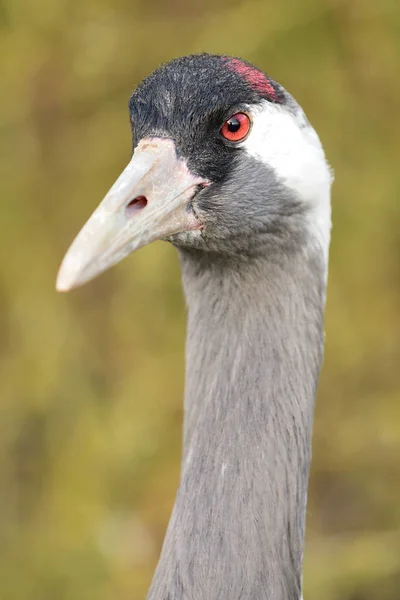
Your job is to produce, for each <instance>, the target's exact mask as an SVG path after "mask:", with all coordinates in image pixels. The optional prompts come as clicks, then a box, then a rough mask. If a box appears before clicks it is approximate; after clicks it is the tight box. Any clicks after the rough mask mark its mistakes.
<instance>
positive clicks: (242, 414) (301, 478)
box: [148, 247, 325, 600]
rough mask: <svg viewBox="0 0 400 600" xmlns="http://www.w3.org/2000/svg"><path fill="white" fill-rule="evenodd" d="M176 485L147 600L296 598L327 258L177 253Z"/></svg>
mask: <svg viewBox="0 0 400 600" xmlns="http://www.w3.org/2000/svg"><path fill="white" fill-rule="evenodd" d="M181 260H182V271H183V283H184V289H185V295H186V299H187V304H188V331H187V348H186V393H185V423H184V453H183V461H182V473H181V482H180V487H179V490H178V494H177V498H176V503H175V506H174V510H173V514H172V517H171V521H170V524H169V527H168V531H167V535H166V538H165V542H164V546H163V550H162V554H161V558H160V562H159V565H158V567H157V570H156V573H155V576H154V579H153V583H152V587H151V589H150V592H149V596H148V598H149V600H189V599H190V600H261V599H262V600H299V599H300V597H301V569H302V558H303V543H304V528H305V511H306V497H307V486H308V475H309V467H310V460H311V433H312V422H313V411H314V398H315V391H316V385H317V380H318V375H319V370H320V366H321V359H322V348H323V309H324V303H325V283H324V281H325V265H324V264H323V260H322V258H321V253H320V252H317V250H315V251H313V250H312V249H310V248H309V247H303V248H297V250H293V249H292V250H290V252H288V253H287V254H285V253H283V255H280V256H279V257H278V255H275V256H274V255H271V256H267V257H258V258H253V259H251V260H250V259H248V260H244V259H226V258H218V257H215V256H213V255H210V254H207V253H204V254H202V253H200V252H196V251H181Z"/></svg>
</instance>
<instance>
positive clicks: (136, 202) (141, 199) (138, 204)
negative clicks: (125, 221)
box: [126, 196, 147, 215]
mask: <svg viewBox="0 0 400 600" xmlns="http://www.w3.org/2000/svg"><path fill="white" fill-rule="evenodd" d="M146 206H147V198H146V197H145V196H136V198H134V199H133V200H131V201H130V202H129V204H127V206H126V211H127V213H128V215H131V214H132V213H134V212H138V211H139V210H142V208H146Z"/></svg>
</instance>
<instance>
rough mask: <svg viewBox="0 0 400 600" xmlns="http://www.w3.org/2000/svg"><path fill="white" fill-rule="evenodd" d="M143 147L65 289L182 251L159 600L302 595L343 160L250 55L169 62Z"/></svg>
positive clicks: (88, 234)
mask: <svg viewBox="0 0 400 600" xmlns="http://www.w3.org/2000/svg"><path fill="white" fill-rule="evenodd" d="M129 112H130V118H131V124H132V136H133V154H132V158H131V160H130V162H129V164H128V166H127V167H126V168H125V170H124V171H123V172H122V174H121V175H120V177H119V178H118V179H117V181H116V182H115V183H114V185H113V186H112V187H111V189H110V191H109V192H108V193H107V195H106V196H105V198H104V200H103V201H102V202H101V204H100V205H99V206H98V208H97V209H96V210H95V212H94V213H93V215H92V216H91V217H90V218H89V220H88V222H87V223H86V225H85V226H84V227H83V229H82V230H81V232H80V233H79V234H78V236H77V238H76V239H75V241H74V242H73V244H72V245H71V247H70V249H69V250H68V252H67V254H66V256H65V258H64V261H63V263H62V265H61V267H60V271H59V274H58V279H57V289H58V290H60V291H67V290H70V289H71V288H73V287H76V286H79V285H81V284H83V283H84V282H86V281H89V280H90V279H92V278H93V277H95V276H97V275H98V274H99V273H101V272H102V271H104V270H105V269H107V268H108V267H110V266H111V265H113V264H115V263H117V262H118V261H120V260H121V259H122V258H123V257H125V256H127V255H128V254H129V253H130V252H132V251H133V250H135V249H137V248H139V247H141V246H144V245H145V244H148V243H150V242H152V241H153V240H166V241H168V242H171V243H172V244H173V245H174V246H176V248H177V250H178V253H179V257H180V262H181V267H182V280H183V287H184V293H185V297H186V302H187V307H188V324H187V344H186V385H185V408H184V434H183V437H184V440H183V459H182V468H181V478H180V485H179V489H178V492H177V496H176V500H175V505H174V508H173V511H172V516H171V519H170V522H169V526H168V529H167V533H166V537H165V540H164V544H163V548H162V551H161V556H160V560H159V563H158V566H157V569H156V572H155V575H154V578H153V582H152V585H151V588H150V591H149V595H148V599H149V600H261V599H268V600H299V599H300V598H301V596H302V561H303V546H304V532H305V515H306V501H307V487H308V477H309V468H310V462H311V435H312V423H313V412H314V402H315V393H316V386H317V382H318V377H319V372H320V367H321V362H322V355H323V340H324V333H323V317H324V306H325V298H326V280H327V262H328V248H329V239H330V222H331V219H330V187H331V181H332V177H331V172H330V168H329V166H328V163H327V161H326V159H325V155H324V151H323V148H322V146H321V143H320V141H319V138H318V136H317V134H316V132H315V131H314V129H313V128H312V127H311V125H310V123H309V122H308V120H307V118H306V116H305V114H304V112H303V111H302V109H301V108H300V106H299V105H298V104H297V102H296V101H295V100H294V99H293V98H292V96H291V95H290V94H289V93H288V92H287V91H286V90H285V89H284V88H283V87H282V86H281V85H280V84H278V83H276V82H275V81H273V80H272V79H271V78H269V77H268V76H267V75H265V73H263V72H262V71H261V70H259V69H258V68H256V67H254V66H253V65H252V64H250V63H248V62H247V61H244V60H242V59H239V58H232V57H228V56H218V55H210V54H199V55H193V56H186V57H182V58H178V59H175V60H172V61H171V62H169V63H167V64H165V65H162V66H161V67H159V68H158V69H157V70H155V71H154V72H153V73H152V74H151V75H149V76H148V77H147V78H146V79H145V80H144V81H143V82H142V83H141V84H140V85H139V86H138V87H137V89H136V90H135V92H134V93H133V95H132V96H131V98H130V102H129Z"/></svg>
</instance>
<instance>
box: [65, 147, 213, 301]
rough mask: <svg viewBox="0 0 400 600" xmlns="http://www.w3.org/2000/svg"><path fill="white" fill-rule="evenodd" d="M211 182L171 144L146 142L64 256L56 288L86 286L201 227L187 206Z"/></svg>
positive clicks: (67, 288) (66, 288) (136, 151)
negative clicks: (136, 253)
mask: <svg viewBox="0 0 400 600" xmlns="http://www.w3.org/2000/svg"><path fill="white" fill-rule="evenodd" d="M207 184H208V182H207V181H205V180H204V179H201V178H199V177H195V176H193V175H192V174H191V173H190V172H189V170H188V168H187V166H186V164H185V162H184V161H183V160H181V159H178V158H177V156H176V153H175V145H174V142H173V141H172V140H170V139H159V138H147V139H145V140H142V141H141V142H140V143H139V145H138V146H137V148H136V150H135V153H134V155H133V157H132V160H131V161H130V163H129V164H128V166H127V167H126V169H125V170H124V171H123V172H122V174H121V175H120V177H119V178H118V179H117V181H116V182H115V183H114V185H113V186H112V188H111V189H110V191H109V192H108V194H107V195H106V197H105V198H104V200H103V201H102V202H101V204H100V205H99V206H98V208H97V209H96V210H95V211H94V213H93V214H92V216H91V217H90V219H89V220H88V222H87V223H86V225H84V227H83V228H82V230H81V231H80V233H79V234H78V236H77V237H76V239H75V240H74V242H73V243H72V245H71V247H70V248H69V250H68V252H67V254H66V255H65V257H64V260H63V262H62V264H61V267H60V270H59V272H58V276H57V283H56V287H57V290H59V291H60V292H66V291H68V290H71V289H72V288H74V287H77V286H79V285H82V284H83V283H85V282H87V281H89V280H90V279H93V278H94V277H96V276H97V275H99V274H100V273H102V272H103V271H105V270H106V269H108V268H109V267H111V266H112V265H114V264H115V263H117V262H119V261H120V260H122V259H123V258H124V257H125V256H127V255H128V254H130V253H131V252H132V251H133V250H136V249H137V248H140V247H141V246H144V245H145V244H149V243H150V242H152V241H154V240H159V239H163V238H166V237H168V236H170V235H173V234H175V233H179V232H182V231H189V230H193V229H201V223H200V222H199V221H198V220H197V218H196V217H195V215H194V213H193V212H192V210H191V209H190V208H189V206H188V205H189V203H190V200H191V198H192V197H193V195H194V193H195V191H196V188H197V186H199V185H202V186H205V185H207Z"/></svg>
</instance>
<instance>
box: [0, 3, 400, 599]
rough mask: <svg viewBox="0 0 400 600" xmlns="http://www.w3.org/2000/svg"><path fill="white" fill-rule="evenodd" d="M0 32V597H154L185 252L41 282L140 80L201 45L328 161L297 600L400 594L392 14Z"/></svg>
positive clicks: (125, 8) (193, 19) (75, 224)
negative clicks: (65, 290) (269, 84)
mask: <svg viewBox="0 0 400 600" xmlns="http://www.w3.org/2000/svg"><path fill="white" fill-rule="evenodd" d="M0 34H1V39H0V53H1V64H0V76H1V83H2V86H1V88H2V93H1V97H0V121H1V123H0V125H1V160H0V184H1V214H0V392H1V400H0V409H1V415H0V416H1V418H0V598H1V599H4V600H25V599H29V600H54V599H55V598H57V600H90V599H92V598H93V599H96V600H114V599H118V600H124V599H126V600H128V599H129V600H139V599H141V598H144V597H145V594H146V591H147V589H148V586H149V583H150V580H151V576H152V573H153V570H154V568H155V565H156V562H157V558H158V554H159V551H160V546H161V543H162V540H163V537H164V532H165V527H166V524H167V521H168V518H169V514H170V510H171V507H172V504H173V500H174V495H175V491H176V487H177V483H178V477H179V461H180V451H181V422H182V393H183V360H184V355H183V352H184V329H185V313H184V303H183V298H182V293H181V288H180V274H179V265H178V260H177V256H176V254H175V251H174V249H173V248H172V247H170V246H168V245H167V244H165V243H162V242H160V243H157V244H155V245H153V246H150V247H148V248H144V249H143V250H140V251H139V252H138V253H137V254H135V255H134V256H132V257H130V258H128V259H126V260H125V261H124V262H123V263H122V264H121V265H119V266H118V267H116V268H114V269H113V270H112V271H110V272H108V273H106V274H105V275H103V276H102V277H101V278H99V279H98V280H96V281H94V282H93V283H91V284H90V285H87V286H86V287H84V288H82V289H80V290H77V291H76V292H73V293H71V294H69V295H67V296H62V295H58V294H56V292H55V290H54V280H55V276H56V272H57V268H58V266H59V263H60V260H61V258H62V256H63V254H64V252H65V250H66V248H67V246H68V245H69V243H70V242H71V241H72V239H73V237H74V236H75V234H76V233H77V231H78V229H79V228H80V227H81V225H82V224H83V223H84V221H85V220H86V218H87V217H88V216H89V214H90V213H91V212H92V210H93V209H94V207H95V206H96V205H97V203H98V202H99V201H100V199H101V198H102V197H103V196H104V194H105V192H106V191H107V190H108V188H109V186H110V185H111V183H112V182H113V181H114V179H115V178H116V176H117V175H118V174H119V172H120V171H121V169H122V168H123V167H124V166H125V164H126V163H127V161H128V159H129V156H130V144H131V141H130V127H129V119H128V110H127V102H128V98H129V95H130V93H131V91H132V89H133V88H134V87H135V86H136V85H137V83H138V82H139V81H140V80H141V79H142V78H143V77H144V76H145V75H146V74H148V73H149V72H150V71H151V70H152V69H154V68H155V67H156V66H157V65H158V64H159V63H160V62H164V61H166V60H169V59H170V58H172V57H175V56H178V55H182V54H189V53H192V52H199V51H209V52H218V53H228V54H234V55H239V56H242V57H244V58H247V59H249V60H251V61H253V62H255V63H256V64H257V65H259V66H260V67H261V68H263V69H264V70H266V71H267V72H268V73H269V74H270V75H271V76H272V77H274V78H276V79H277V80H279V81H281V82H282V83H283V84H284V85H285V86H286V87H287V88H288V90H290V91H291V92H292V93H293V95H294V96H295V97H296V98H297V100H298V101H299V102H300V103H301V105H302V106H303V108H304V109H305V111H306V113H307V115H308V117H309V118H310V120H311V122H312V123H313V125H314V126H315V127H316V129H317V131H318V132H319V134H320V136H321V139H322V141H323V144H324V146H325V149H326V152H327V156H328V158H329V160H330V162H331V164H332V166H333V167H334V170H335V176H336V178H335V184H334V188H333V220H334V228H333V238H332V245H331V261H330V273H329V296H328V306H327V314H326V352H325V364H324V369H323V374H322V378H321V383H320V387H319V392H318V402H317V410H316V419H315V432H314V447H313V466H312V474H311V482H310V494H309V505H308V525H307V543H306V552H305V571H304V587H305V598H306V599H307V600H319V599H321V598H323V599H324V600H339V599H340V600H389V599H390V600H395V599H396V600H398V598H400V491H399V489H400V486H399V481H400V391H399V390H400V374H399V358H400V335H399V332H400V311H399V306H400V267H399V265H400V262H399V257H400V237H399V230H400V213H399V200H398V199H399V190H400V171H399V146H400V144H399V139H400V119H399V109H400V102H399V97H400V76H399V64H400V62H399V59H400V3H399V1H398V0H381V1H380V2H377V1H375V0H374V1H372V0H371V1H367V0H365V1H364V2H362V1H361V0H359V1H357V0H354V1H351V0H303V1H302V2H300V1H298V0H280V2H272V1H267V0H255V1H253V0H245V1H243V0H212V1H211V0H206V1H203V2H200V1H198V2H184V1H183V0H169V1H168V2H165V1H164V0H146V1H145V0H129V1H128V0H81V2H78V1H75V2H74V1H71V0H53V1H50V0H24V1H22V0H1V2H0ZM227 600H229V599H227Z"/></svg>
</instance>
